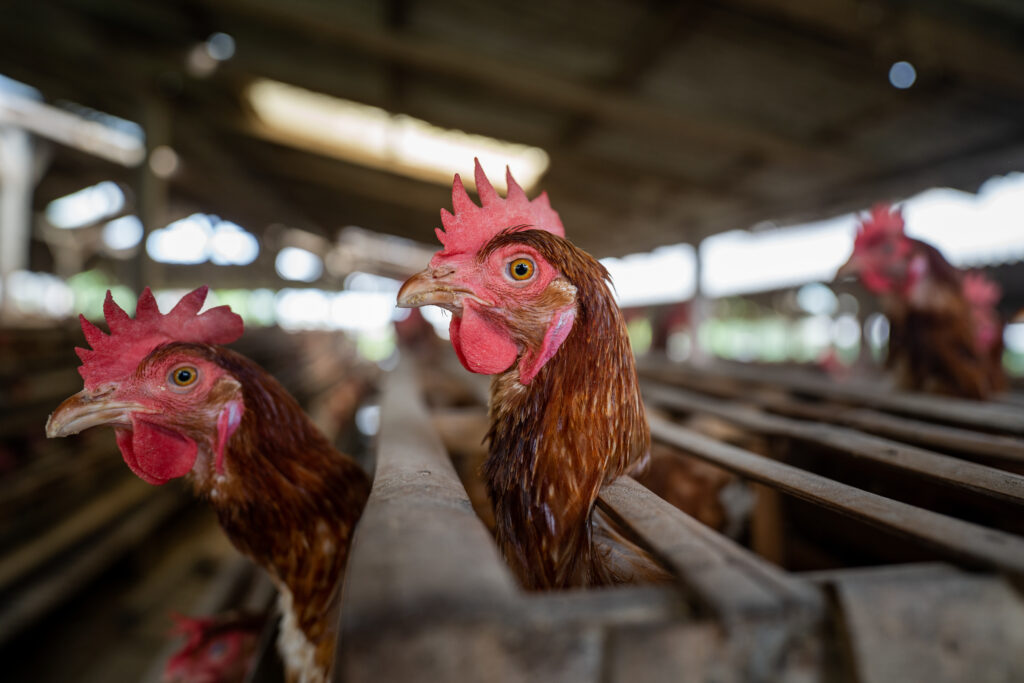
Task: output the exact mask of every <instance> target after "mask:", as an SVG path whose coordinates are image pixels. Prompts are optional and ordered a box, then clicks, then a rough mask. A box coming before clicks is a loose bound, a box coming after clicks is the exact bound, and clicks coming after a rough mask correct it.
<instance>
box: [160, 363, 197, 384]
mask: <svg viewBox="0 0 1024 683" xmlns="http://www.w3.org/2000/svg"><path fill="white" fill-rule="evenodd" d="M167 379H168V380H169V381H170V383H171V384H172V385H173V386H172V387H171V388H172V389H173V388H175V387H178V388H185V387H188V386H191V385H193V384H195V382H196V380H197V379H199V371H198V370H196V369H195V368H194V367H192V366H191V365H182V366H180V367H177V368H174V369H173V370H171V374H170V375H168V378H167Z"/></svg>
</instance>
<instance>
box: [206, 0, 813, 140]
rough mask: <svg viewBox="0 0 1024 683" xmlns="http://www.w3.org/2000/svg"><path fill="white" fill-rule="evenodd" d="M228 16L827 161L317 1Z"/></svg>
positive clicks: (579, 107) (603, 113) (507, 89)
mask: <svg viewBox="0 0 1024 683" xmlns="http://www.w3.org/2000/svg"><path fill="white" fill-rule="evenodd" d="M202 1H203V3H204V4H205V5H207V6H208V7H210V8H211V9H216V10H220V11H222V12H223V13H224V14H225V16H227V14H228V13H234V14H237V15H239V16H249V17H252V18H255V19H258V20H260V21H262V22H269V23H271V24H273V25H274V26H276V27H278V29H279V30H280V29H285V30H291V31H295V32H296V33H299V34H301V35H305V36H309V37H315V38H317V39H320V40H322V39H328V40H331V41H334V42H336V43H338V44H339V45H344V46H345V47H346V49H349V50H352V51H356V52H360V53H363V54H366V55H370V56H373V57H375V58H378V59H382V60H384V61H386V62H389V63H398V64H402V65H405V66H407V67H408V68H410V69H414V70H418V71H425V72H431V73H435V74H438V75H441V76H445V77H448V78H454V79H458V80H461V81H463V82H466V83H468V84H471V85H473V87H476V88H484V89H486V90H488V91H490V92H493V93H496V94H499V95H500V96H502V97H506V98H511V99H517V100H520V101H526V102H529V103H531V104H533V105H535V106H538V107H541V108H549V109H550V108H554V109H559V110H562V111H566V112H570V113H578V114H585V115H587V116H591V117H594V118H597V119H601V120H605V121H609V122H615V123H618V124H622V125H627V126H632V127H637V128H639V129H642V130H648V131H657V132H659V133H661V134H664V135H669V136H673V137H688V138H693V139H700V140H704V141H712V142H715V143H717V144H720V145H722V146H723V147H725V148H738V149H755V150H759V151H763V152H766V153H770V154H782V155H785V156H788V157H792V158H804V159H811V158H815V157H819V158H820V156H821V152H820V150H814V149H812V148H809V147H806V146H804V145H802V144H800V143H798V142H794V141H791V140H786V139H784V138H781V137H780V136H777V135H773V134H769V133H765V132H763V131H760V130H756V129H754V128H750V127H743V126H739V125H737V124H733V123H726V122H723V121H721V120H717V119H712V118H706V117H699V116H695V115H692V114H688V113H684V112H681V111H679V110H677V109H672V108H669V107H664V106H662V105H659V104H656V103H653V102H650V101H646V100H642V99H638V98H633V97H622V96H621V95H617V94H616V93H611V92H608V91H607V90H604V89H601V88H595V87H592V86H588V85H584V84H581V83H579V82H577V81H574V80H570V79H565V78H562V77H560V76H555V75H552V74H551V73H550V72H541V71H534V70H531V69H529V68H526V67H522V66H518V65H515V64H510V63H509V62H508V61H507V60H500V59H494V58H491V57H487V56H486V55H482V54H480V53H469V52H466V51H463V50H460V49H458V48H454V47H451V46H450V45H448V44H445V43H442V42H439V41H433V40H430V39H426V38H421V37H419V36H414V35H400V34H397V33H392V32H389V31H381V30H378V29H374V28H370V27H367V26H365V25H363V26H359V25H356V24H354V23H353V22H352V21H351V20H350V17H349V16H348V15H347V14H344V13H342V12H338V11H337V10H335V9H334V8H332V7H330V6H328V5H325V4H322V3H312V2H309V0H296V2H293V3H289V4H288V5H287V6H285V5H281V4H279V3H277V2H273V0H202Z"/></svg>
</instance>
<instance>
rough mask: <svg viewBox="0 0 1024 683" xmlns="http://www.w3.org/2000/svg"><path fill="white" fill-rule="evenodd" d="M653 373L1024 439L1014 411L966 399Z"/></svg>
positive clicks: (749, 374)
mask: <svg viewBox="0 0 1024 683" xmlns="http://www.w3.org/2000/svg"><path fill="white" fill-rule="evenodd" d="M643 368H644V369H645V371H646V372H648V373H655V376H657V377H659V378H661V379H665V378H667V377H672V376H673V375H676V374H679V373H680V372H687V373H693V374H695V375H700V376H703V377H705V378H706V379H709V380H713V379H714V378H715V377H726V378H729V379H734V380H739V381H743V382H748V383H753V384H760V385H770V386H775V387H779V388H785V389H787V390H789V391H794V392H798V393H805V394H810V395H813V396H819V397H821V398H827V399H830V400H835V401H841V402H847V403H853V404H856V405H866V406H871V407H874V408H880V409H882V410H886V411H891V412H893V413H898V414H901V415H912V416H915V417H919V418H923V419H925V420H931V421H935V422H940V423H946V424H953V425H961V426H966V427H972V428H975V429H980V430H985V431H996V432H1005V433H1009V434H1024V419H1022V418H1021V414H1020V410H1019V409H1017V408H1016V407H1015V406H1010V405H1006V404H1000V403H982V402H979V401H968V400H964V399H956V398H947V397H943V396H930V395H927V394H917V393H910V392H905V391H894V390H882V387H880V386H877V385H876V386H872V385H868V384H866V383H864V382H857V383H852V382H851V383H846V384H838V383H836V382H833V381H830V380H828V379H825V378H822V377H815V376H811V375H808V374H806V373H800V372H797V371H793V370H780V369H775V368H765V367H754V366H744V365H736V364H728V365H727V364H719V365H715V366H714V368H713V369H711V370H708V369H706V368H695V367H692V366H686V368H685V369H683V368H681V367H680V366H678V365H671V364H669V363H667V362H663V361H645V362H644V363H643Z"/></svg>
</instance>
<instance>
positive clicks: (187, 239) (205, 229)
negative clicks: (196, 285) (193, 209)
mask: <svg viewBox="0 0 1024 683" xmlns="http://www.w3.org/2000/svg"><path fill="white" fill-rule="evenodd" d="M212 236H213V226H212V225H211V223H210V219H209V217H208V216H206V215H204V214H201V213H195V214H192V215H191V216H189V217H188V218H182V219H181V220H180V221H174V222H173V223H171V224H170V225H168V226H167V227H166V228H161V229H160V230H154V231H153V232H151V233H150V234H149V237H148V238H146V253H147V254H149V257H150V258H151V259H153V260H154V261H158V262H160V263H177V264H182V265H194V264H197V263H202V262H203V261H205V260H206V259H207V258H208V256H209V249H210V247H209V242H210V238H211V237H212Z"/></svg>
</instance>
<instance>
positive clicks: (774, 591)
mask: <svg viewBox="0 0 1024 683" xmlns="http://www.w3.org/2000/svg"><path fill="white" fill-rule="evenodd" d="M598 505H600V506H601V508H602V509H603V510H605V511H606V512H608V514H610V515H611V516H612V517H613V518H614V519H616V521H618V522H619V523H621V524H623V525H625V526H627V527H628V528H630V529H632V530H633V531H634V532H635V533H636V534H637V535H638V536H640V538H642V539H643V541H644V544H645V545H646V546H647V547H649V548H651V549H652V550H653V551H654V552H655V553H656V554H657V555H658V556H660V557H661V558H662V560H663V561H664V562H665V563H666V564H667V565H668V566H669V567H671V568H672V570H673V571H674V572H675V573H676V574H677V575H678V576H679V578H680V580H681V581H682V583H683V584H684V585H685V586H686V587H687V588H688V589H689V590H690V591H692V592H693V594H694V595H695V597H696V598H697V600H698V601H699V602H700V603H701V604H703V605H704V606H706V607H708V608H709V609H710V610H712V611H713V613H715V614H716V615H718V616H719V617H720V618H722V619H724V620H726V621H727V622H738V621H741V620H744V619H749V618H752V617H764V616H779V615H793V614H797V613H800V614H802V615H803V616H816V615H817V614H819V613H820V611H821V609H822V604H821V597H820V595H819V594H818V593H817V591H816V590H815V589H814V588H812V587H810V586H809V585H807V584H805V583H803V582H801V581H800V580H798V579H795V578H793V577H792V576H790V575H787V574H786V573H785V572H783V571H782V570H780V569H778V568H777V567H774V566H772V565H770V564H768V563H767V562H765V561H764V560H762V559H760V558H759V557H757V556H756V555H754V554H753V553H751V552H749V551H747V550H744V549H743V548H741V547H740V546H738V545H736V544H735V543H733V542H732V541H731V540H729V539H728V538H726V537H725V536H722V535H721V534H718V533H716V532H714V531H713V530H711V529H710V528H708V527H706V526H704V525H703V524H701V523H700V522H698V521H697V520H695V519H693V518H692V517H690V516H689V515H687V514H686V513H684V512H683V511H681V510H679V509H678V508H676V507H673V506H672V505H670V504H669V503H666V502H665V501H663V500H662V499H660V498H658V497H657V496H656V495H654V494H653V493H651V492H650V491H648V490H647V489H646V488H644V487H643V486H641V485H640V484H638V483H637V482H636V481H634V480H633V479H631V478H629V477H620V478H619V479H617V480H616V481H614V482H613V483H611V484H609V485H607V486H605V487H604V488H603V489H602V490H601V495H600V498H599V499H598Z"/></svg>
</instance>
